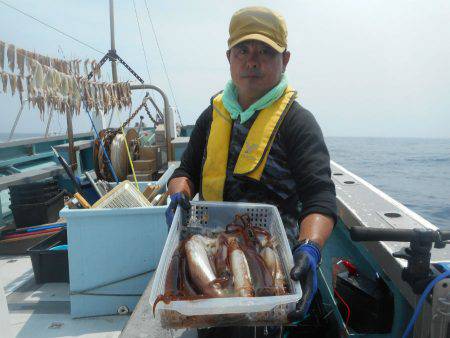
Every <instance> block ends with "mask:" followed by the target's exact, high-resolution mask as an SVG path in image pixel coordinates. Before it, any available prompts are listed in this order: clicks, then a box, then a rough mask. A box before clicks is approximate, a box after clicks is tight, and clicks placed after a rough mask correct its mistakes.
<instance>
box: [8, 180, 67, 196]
mask: <svg viewBox="0 0 450 338" xmlns="http://www.w3.org/2000/svg"><path fill="white" fill-rule="evenodd" d="M57 187H58V182H57V181H56V180H54V179H51V180H45V181H39V182H30V183H25V184H16V185H13V186H11V187H9V191H10V192H11V193H12V194H16V193H19V194H20V193H22V192H33V191H41V190H45V189H54V188H57Z"/></svg>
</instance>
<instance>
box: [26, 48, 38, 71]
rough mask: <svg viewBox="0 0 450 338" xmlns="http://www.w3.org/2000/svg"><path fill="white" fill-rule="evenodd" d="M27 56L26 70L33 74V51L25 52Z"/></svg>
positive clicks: (34, 67) (34, 68)
mask: <svg viewBox="0 0 450 338" xmlns="http://www.w3.org/2000/svg"><path fill="white" fill-rule="evenodd" d="M25 53H26V55H27V57H26V65H27V70H28V74H34V72H35V70H36V65H35V63H36V61H35V60H34V59H33V53H31V52H25Z"/></svg>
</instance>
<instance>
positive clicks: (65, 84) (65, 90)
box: [60, 75, 69, 99]
mask: <svg viewBox="0 0 450 338" xmlns="http://www.w3.org/2000/svg"><path fill="white" fill-rule="evenodd" d="M68 78H69V77H68V76H67V75H62V76H61V86H60V94H61V96H62V97H63V99H64V98H67V96H68V95H69V79H68Z"/></svg>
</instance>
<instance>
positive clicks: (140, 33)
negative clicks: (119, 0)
mask: <svg viewBox="0 0 450 338" xmlns="http://www.w3.org/2000/svg"><path fill="white" fill-rule="evenodd" d="M133 7H134V15H135V16H136V22H137V26H138V29H139V37H140V39H141V47H142V53H143V54H144V60H145V66H146V68H147V74H148V80H149V82H150V84H151V83H152V80H151V78H150V70H149V68H148V62H147V53H145V47H144V40H143V39H142V31H141V25H140V24H139V18H138V14H137V9H136V3H135V1H134V0H133Z"/></svg>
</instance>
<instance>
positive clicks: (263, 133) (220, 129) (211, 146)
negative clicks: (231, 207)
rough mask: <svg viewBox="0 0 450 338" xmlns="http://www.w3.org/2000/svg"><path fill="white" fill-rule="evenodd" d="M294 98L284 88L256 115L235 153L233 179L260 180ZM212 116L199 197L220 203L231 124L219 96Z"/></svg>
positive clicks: (294, 96)
mask: <svg viewBox="0 0 450 338" xmlns="http://www.w3.org/2000/svg"><path fill="white" fill-rule="evenodd" d="M296 96H297V92H296V91H295V90H294V89H292V88H291V87H290V86H288V87H287V88H286V90H285V91H284V93H283V95H282V96H281V97H280V98H279V99H278V100H277V101H275V102H274V103H273V104H272V105H271V106H270V107H267V108H265V109H263V110H261V111H260V112H259V113H258V116H257V117H256V120H255V122H253V125H252V126H251V128H250V130H249V132H248V135H247V138H246V139H245V142H244V145H243V147H242V149H241V152H240V153H239V157H238V159H237V162H236V165H235V167H234V171H233V173H234V175H243V176H247V177H249V178H251V179H253V180H256V181H259V180H260V179H261V175H262V173H263V170H264V167H265V165H266V162H267V156H268V155H269V151H270V148H271V147H272V143H273V140H274V138H275V135H276V133H277V131H278V128H279V127H280V125H281V122H283V119H284V117H285V116H286V113H287V112H288V111H289V108H290V107H291V105H292V102H294V100H295V98H296ZM212 115H213V116H212V123H211V130H210V132H209V136H208V140H207V144H206V159H205V161H204V164H203V170H202V196H203V199H204V200H206V201H223V189H224V186H225V179H226V170H227V162H228V150H229V145H230V136H231V127H232V125H233V121H232V120H231V117H230V113H229V112H228V111H227V110H226V109H225V106H224V105H223V102H222V94H219V95H217V96H216V97H215V98H214V99H213V113H212Z"/></svg>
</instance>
